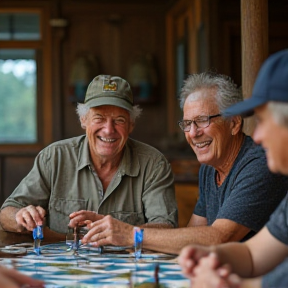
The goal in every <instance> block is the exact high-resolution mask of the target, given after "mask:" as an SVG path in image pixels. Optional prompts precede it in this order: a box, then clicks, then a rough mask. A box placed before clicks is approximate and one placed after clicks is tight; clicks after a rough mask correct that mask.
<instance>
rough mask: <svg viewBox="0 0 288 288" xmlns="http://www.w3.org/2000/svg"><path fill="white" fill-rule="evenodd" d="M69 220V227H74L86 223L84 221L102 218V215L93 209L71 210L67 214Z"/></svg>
mask: <svg viewBox="0 0 288 288" xmlns="http://www.w3.org/2000/svg"><path fill="white" fill-rule="evenodd" d="M69 218H70V222H69V224H68V226H69V227H71V228H74V227H76V226H83V225H86V223H85V221H90V222H94V221H97V220H100V219H103V218H104V215H101V214H97V213H96V212H94V211H88V210H80V211H77V212H73V213H71V214H70V215H69Z"/></svg>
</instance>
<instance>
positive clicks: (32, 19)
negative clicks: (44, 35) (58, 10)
mask: <svg viewBox="0 0 288 288" xmlns="http://www.w3.org/2000/svg"><path fill="white" fill-rule="evenodd" d="M40 38H41V37H40V16H39V14H36V13H0V40H39V39H40Z"/></svg>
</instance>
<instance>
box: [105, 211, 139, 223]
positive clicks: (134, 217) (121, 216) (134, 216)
mask: <svg viewBox="0 0 288 288" xmlns="http://www.w3.org/2000/svg"><path fill="white" fill-rule="evenodd" d="M109 214H110V215H111V216H112V217H114V218H116V219H118V220H120V221H122V222H125V223H128V224H131V225H142V224H145V219H144V215H143V213H136V212H110V213H109Z"/></svg>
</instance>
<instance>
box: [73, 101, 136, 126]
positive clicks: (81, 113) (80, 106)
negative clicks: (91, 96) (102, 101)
mask: <svg viewBox="0 0 288 288" xmlns="http://www.w3.org/2000/svg"><path fill="white" fill-rule="evenodd" d="M89 109H90V108H89V107H88V106H87V105H86V104H85V103H77V108H76V113H77V114H78V117H79V119H80V120H81V118H83V117H85V116H86V115H87V113H88V112H89ZM141 113H142V109H141V108H140V107H139V105H134V106H133V107H132V111H129V114H130V120H131V122H133V123H135V121H136V119H137V118H138V117H140V115H141Z"/></svg>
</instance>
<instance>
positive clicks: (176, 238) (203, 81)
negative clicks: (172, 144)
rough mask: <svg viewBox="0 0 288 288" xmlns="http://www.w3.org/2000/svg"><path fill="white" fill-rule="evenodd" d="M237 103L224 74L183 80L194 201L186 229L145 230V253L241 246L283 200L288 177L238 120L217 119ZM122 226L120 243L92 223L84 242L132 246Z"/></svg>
mask: <svg viewBox="0 0 288 288" xmlns="http://www.w3.org/2000/svg"><path fill="white" fill-rule="evenodd" d="M242 100H243V97H242V93H241V89H240V88H238V87H237V86H236V85H235V84H234V83H233V81H232V80H231V79H230V78H228V77H226V76H224V75H219V74H216V73H212V72H208V73H202V74H194V75H191V76H190V77H188V79H187V80H186V81H185V83H184V86H183V89H182V93H181V96H180V106H181V108H182V109H183V120H182V121H179V126H180V128H181V129H182V130H183V132H184V133H185V137H186V140H187V142H188V143H189V145H190V146H191V148H192V149H193V151H194V152H195V154H196V156H197V159H198V161H199V162H200V163H201V164H202V165H201V167H200V171H199V200H198V202H197V204H196V207H195V210H194V212H193V215H192V216H191V219H190V221H189V223H188V227H185V228H178V229H153V228H148V229H147V228H145V229H144V241H143V247H144V248H147V249H151V250H157V251H162V252H166V253H175V254H177V253H179V251H180V249H181V248H182V247H184V246H186V245H187V244H191V243H194V244H195V243H199V244H204V245H211V244H218V243H224V242H229V241H244V240H246V239H248V238H250V237H251V236H253V235H254V234H256V233H257V232H258V231H259V230H260V229H261V228H262V227H263V226H264V224H265V223H266V222H267V221H268V219H269V216H270V214H271V213H272V212H273V211H274V210H275V208H276V207H277V206H278V204H279V203H280V201H281V200H282V198H284V196H285V194H286V189H287V184H288V180H287V178H286V177H283V176H280V175H276V174H272V173H271V172H270V171H269V170H268V167H267V163H266V157H265V152H264V150H263V149H262V148H261V147H260V146H258V145H256V144H254V143H253V140H252V139H251V137H249V136H247V135H245V134H244V133H243V131H242V128H243V120H242V118H241V117H240V116H233V117H231V118H224V117H223V116H221V114H222V111H224V110H225V109H226V108H227V107H229V106H231V105H232V104H235V103H237V102H240V101H242ZM114 224H115V223H114ZM125 225H126V229H125V231H126V232H127V233H125V235H122V237H121V239H120V237H118V238H117V237H116V235H117V231H116V229H115V228H113V226H112V225H110V226H109V225H108V226H107V223H104V222H103V223H102V222H101V221H98V222H94V223H92V224H91V226H90V231H89V233H88V234H87V235H86V236H85V237H84V242H85V241H86V242H94V244H95V245H97V246H101V245H107V244H110V243H111V239H114V240H115V239H116V238H117V241H114V242H113V244H114V245H129V244H133V236H132V235H133V234H132V231H133V230H132V229H133V227H131V226H129V225H127V224H125ZM122 231H124V230H122Z"/></svg>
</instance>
